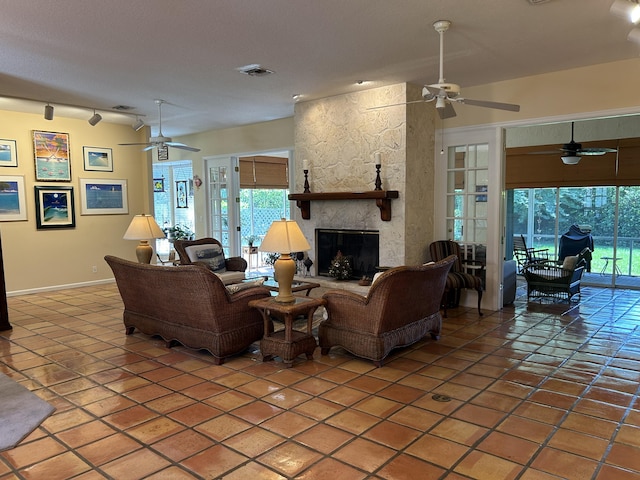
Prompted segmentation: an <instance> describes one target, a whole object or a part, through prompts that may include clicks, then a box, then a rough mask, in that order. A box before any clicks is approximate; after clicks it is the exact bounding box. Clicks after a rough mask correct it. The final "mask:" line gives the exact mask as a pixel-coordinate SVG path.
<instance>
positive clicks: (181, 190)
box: [176, 180, 189, 208]
mask: <svg viewBox="0 0 640 480" xmlns="http://www.w3.org/2000/svg"><path fill="white" fill-rule="evenodd" d="M176 208H189V205H188V203H187V181H186V180H178V181H177V182H176Z"/></svg>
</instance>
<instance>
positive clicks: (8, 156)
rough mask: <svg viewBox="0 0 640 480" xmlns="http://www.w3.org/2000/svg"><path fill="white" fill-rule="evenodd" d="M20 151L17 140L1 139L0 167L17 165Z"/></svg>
mask: <svg viewBox="0 0 640 480" xmlns="http://www.w3.org/2000/svg"><path fill="white" fill-rule="evenodd" d="M17 166H18V152H17V151H16V141H15V140H1V139H0V167H17Z"/></svg>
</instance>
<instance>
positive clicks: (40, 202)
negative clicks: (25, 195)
mask: <svg viewBox="0 0 640 480" xmlns="http://www.w3.org/2000/svg"><path fill="white" fill-rule="evenodd" d="M34 188H35V193H36V228H37V229H38V230H43V229H48V228H75V226H76V216H75V212H74V210H73V187H48V186H42V185H36V186H35V187H34Z"/></svg>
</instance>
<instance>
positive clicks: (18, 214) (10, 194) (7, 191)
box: [0, 175, 27, 222]
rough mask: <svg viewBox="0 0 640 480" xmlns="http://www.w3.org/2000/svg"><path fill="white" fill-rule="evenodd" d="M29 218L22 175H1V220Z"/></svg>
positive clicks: (10, 220)
mask: <svg viewBox="0 0 640 480" xmlns="http://www.w3.org/2000/svg"><path fill="white" fill-rule="evenodd" d="M26 219H27V204H26V203H25V195H24V177H23V176H22V175H0V222H13V221H17V220H26Z"/></svg>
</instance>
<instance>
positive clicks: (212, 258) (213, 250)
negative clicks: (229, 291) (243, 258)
mask: <svg viewBox="0 0 640 480" xmlns="http://www.w3.org/2000/svg"><path fill="white" fill-rule="evenodd" d="M185 251H186V252H187V255H188V256H189V260H191V262H193V263H196V262H201V263H204V264H206V265H207V266H208V267H209V269H210V270H211V271H212V272H214V273H223V272H226V271H227V267H226V264H225V261H224V251H223V250H222V247H221V246H220V245H217V244H215V243H214V244H205V245H191V246H189V247H187V248H185ZM242 277H243V278H244V274H243V276H242Z"/></svg>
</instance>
